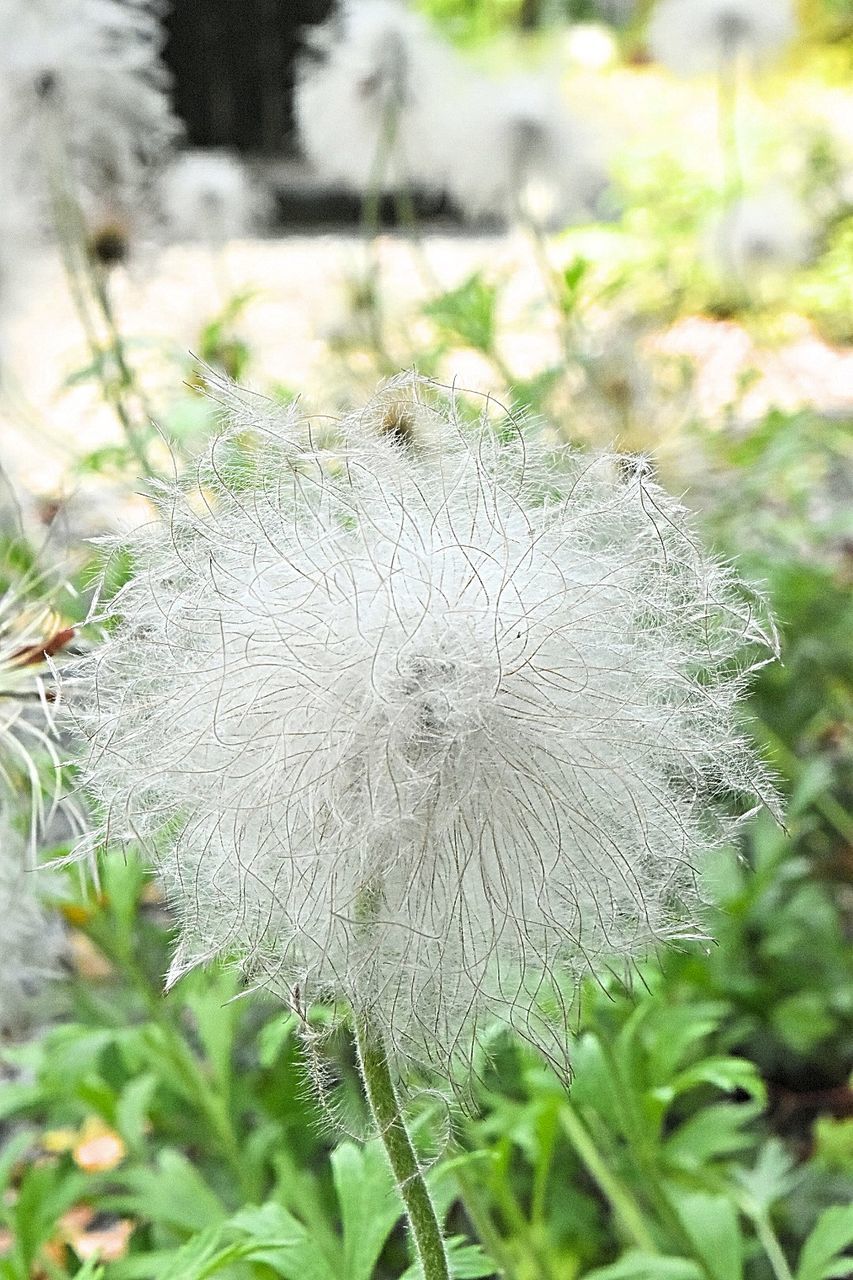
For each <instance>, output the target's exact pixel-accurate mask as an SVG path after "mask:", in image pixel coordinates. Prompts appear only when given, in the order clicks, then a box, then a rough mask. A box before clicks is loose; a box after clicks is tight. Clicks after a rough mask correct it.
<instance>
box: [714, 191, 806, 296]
mask: <svg viewBox="0 0 853 1280" xmlns="http://www.w3.org/2000/svg"><path fill="white" fill-rule="evenodd" d="M706 241H707V243H706V247H707V252H708V257H709V259H710V262H711V265H712V267H713V268H714V269H715V270H716V271H717V273H718V274H719V275H720V276H723V277H726V278H729V279H736V280H740V281H741V282H743V283H745V284H750V283H761V281H762V280H764V279H766V278H767V277H768V276H773V275H779V274H780V273H787V272H790V271H793V270H795V269H796V268H797V267H801V266H803V265H804V264H805V263H806V262H807V261H808V259H809V257H810V255H811V253H812V252H813V250H814V247H815V226H814V219H813V218H812V217H811V216H810V214H809V212H808V210H807V209H806V207H805V206H804V204H803V202H802V201H801V200H799V199H798V198H797V197H796V196H795V195H793V194H792V193H791V192H790V191H787V190H785V189H784V188H771V189H768V190H766V191H759V192H755V193H753V194H751V195H747V196H744V197H743V198H742V199H740V200H736V201H734V203H732V204H731V205H730V206H729V207H728V208H727V209H725V210H724V211H723V212H722V214H721V215H720V216H719V217H718V218H717V219H716V220H715V221H714V222H713V224H712V225H711V227H710V228H709V231H708V235H707V238H706Z"/></svg>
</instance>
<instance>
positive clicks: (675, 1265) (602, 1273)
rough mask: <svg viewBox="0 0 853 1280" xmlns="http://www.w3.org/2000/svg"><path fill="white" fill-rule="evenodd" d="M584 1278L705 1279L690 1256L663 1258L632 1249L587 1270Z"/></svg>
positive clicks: (612, 1279)
mask: <svg viewBox="0 0 853 1280" xmlns="http://www.w3.org/2000/svg"><path fill="white" fill-rule="evenodd" d="M584 1280H703V1276H702V1270H701V1268H700V1267H698V1266H697V1265H696V1263H695V1262H691V1261H690V1260H689V1259H688V1258H661V1257H658V1255H657V1254H654V1253H640V1252H637V1251H633V1250H632V1252H630V1253H626V1254H625V1255H624V1256H623V1257H621V1258H620V1259H619V1261H618V1262H614V1263H612V1264H611V1265H610V1266H609V1267H597V1268H596V1269H595V1270H594V1271H587V1272H586V1274H585V1275H584Z"/></svg>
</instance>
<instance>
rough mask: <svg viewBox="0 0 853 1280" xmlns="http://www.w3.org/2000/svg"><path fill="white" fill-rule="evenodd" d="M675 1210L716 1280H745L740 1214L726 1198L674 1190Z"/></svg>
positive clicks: (700, 1192) (672, 1190) (698, 1192)
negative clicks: (743, 1278) (743, 1279)
mask: <svg viewBox="0 0 853 1280" xmlns="http://www.w3.org/2000/svg"><path fill="white" fill-rule="evenodd" d="M670 1196H671V1198H672V1201H673V1204H674V1207H675V1210H676V1212H677V1214H678V1216H679V1218H680V1219H681V1221H682V1222H683V1224H684V1228H685V1230H686V1231H687V1234H688V1235H689V1236H690V1239H691V1240H692V1241H693V1244H694V1247H695V1249H696V1252H697V1254H698V1255H699V1257H700V1258H701V1259H702V1261H703V1262H704V1263H705V1266H706V1268H707V1271H708V1274H709V1275H710V1276H712V1277H713V1280H741V1277H742V1276H743V1241H742V1238H741V1233H740V1226H739V1224H738V1216H737V1211H736V1209H735V1207H734V1205H733V1204H732V1202H731V1201H730V1200H729V1199H727V1198H726V1197H725V1196H715V1195H708V1194H706V1193H705V1192H704V1191H694V1192H684V1191H681V1190H679V1188H677V1187H674V1188H671V1189H670Z"/></svg>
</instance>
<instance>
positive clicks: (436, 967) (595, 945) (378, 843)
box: [73, 377, 771, 1066]
mask: <svg viewBox="0 0 853 1280" xmlns="http://www.w3.org/2000/svg"><path fill="white" fill-rule="evenodd" d="M463 416H464V415H463V413H462V410H461V409H460V407H459V406H458V405H457V403H456V401H455V400H454V398H453V397H452V396H451V397H450V398H449V399H443V398H442V397H441V396H440V395H439V394H438V392H437V390H436V389H435V388H434V387H432V386H431V385H429V384H426V383H425V382H423V381H421V380H419V379H417V378H414V377H407V378H405V379H400V380H397V381H395V382H394V383H392V384H390V385H389V386H388V387H386V388H385V390H384V391H382V392H381V393H380V395H379V396H378V397H377V399H376V400H375V401H373V402H372V403H371V404H370V405H369V406H368V407H367V408H366V409H365V410H364V411H362V412H361V413H358V414H355V415H352V416H351V417H349V418H347V419H345V420H344V421H342V422H341V423H339V424H336V425H335V426H334V427H330V426H329V425H328V422H327V421H326V420H320V421H319V422H311V421H305V420H302V419H300V417H299V415H298V413H297V412H296V410H288V411H284V410H268V409H266V408H265V407H264V404H263V402H261V401H259V400H257V399H253V398H251V399H250V398H249V397H244V396H241V395H238V394H237V393H236V392H235V393H233V394H232V395H231V397H230V407H229V410H228V422H227V425H226V427H225V429H224V431H223V434H222V435H221V436H220V438H219V439H218V440H217V441H216V442H215V443H214V444H213V445H212V446H211V448H210V450H209V452H208V453H207V454H206V456H205V457H204V459H203V460H202V462H201V463H200V465H199V468H198V472H197V474H196V476H195V477H194V479H193V481H192V483H188V484H186V485H182V486H181V487H176V488H173V489H168V490H164V492H163V494H162V498H161V514H162V520H161V521H160V522H159V523H158V524H156V525H153V526H152V527H150V528H148V529H147V530H145V531H142V532H140V533H139V534H138V535H137V536H136V538H135V541H134V543H133V546H132V551H133V556H134V561H135V565H136V574H135V576H134V577H133V579H132V581H131V582H130V583H129V584H128V585H127V586H126V587H125V588H124V589H123V591H122V593H121V595H120V596H119V598H118V599H117V600H116V602H115V606H114V607H115V612H116V614H117V618H118V622H117V625H116V627H115V629H114V630H113V631H112V633H111V635H110V638H109V640H108V641H107V643H106V644H105V645H104V646H103V647H102V648H101V649H100V651H98V652H97V653H96V655H95V657H94V659H93V660H92V661H91V663H90V664H89V666H88V667H87V668H85V669H84V670H83V671H81V673H80V686H79V687H78V688H77V689H76V691H75V693H74V695H73V703H74V705H75V707H76V711H77V716H78V719H79V725H80V728H81V729H82V731H83V733H84V735H85V737H86V738H87V739H88V742H89V754H88V760H87V762H86V765H85V777H86V780H87V783H88V786H89V788H90V790H91V792H92V793H93V795H94V798H95V800H96V804H97V806H98V808H99V809H100V811H101V812H102V813H103V826H102V829H101V831H100V832H99V833H98V835H97V837H96V838H97V839H100V840H108V841H115V840H118V839H130V840H141V841H142V842H143V843H144V844H145V845H146V846H147V847H148V848H150V849H151V850H152V851H153V853H154V856H155V858H156V860H157V864H158V866H159V869H160V873H161V875H162V877H163V880H164V882H165V884H166V887H167V889H168V893H169V896H170V899H171V901H172V903H173V904H174V906H175V908H176V909H177V912H178V914H179V917H180V923H181V931H180V942H179V946H178V950H177V955H176V957H175V962H174V967H173V977H178V976H180V974H181V973H182V972H184V971H185V970H187V969H189V968H191V967H192V966H194V965H197V964H199V963H202V962H204V961H206V960H209V959H211V958H212V957H214V956H217V955H225V956H231V957H236V958H237V959H238V961H239V962H240V963H241V964H242V966H243V967H244V969H245V972H246V973H247V975H248V976H249V977H250V978H251V980H253V981H256V982H258V983H261V984H264V985H267V986H270V987H271V988H273V989H274V990H277V991H279V992H281V993H282V994H284V995H285V996H286V997H287V998H291V999H293V1000H295V1001H296V1002H297V1003H299V1004H300V1006H301V1004H302V1003H303V1002H304V1001H306V1000H314V999H319V998H323V997H325V996H334V997H344V998H346V999H348V1000H349V1001H351V1002H352V1003H353V1004H354V1005H355V1006H356V1007H357V1008H359V1009H362V1010H365V1011H367V1012H369V1014H370V1016H371V1017H372V1018H373V1019H375V1021H376V1022H377V1023H378V1025H379V1026H381V1027H382V1028H383V1029H384V1032H385V1034H386V1036H387V1039H388V1042H389V1044H390V1045H391V1047H392V1048H393V1049H394V1050H395V1051H396V1052H397V1053H399V1054H400V1055H401V1057H403V1058H406V1059H417V1060H418V1061H420V1062H429V1063H433V1064H438V1065H441V1066H447V1064H448V1063H449V1062H450V1061H451V1060H452V1059H454V1058H455V1057H456V1056H458V1055H459V1054H463V1055H464V1054H465V1053H467V1052H468V1051H469V1050H470V1047H471V1044H472V1038H473V1036H474V1035H475V1034H476V1031H477V1028H478V1027H480V1026H482V1025H483V1024H485V1023H487V1022H489V1021H490V1020H492V1019H493V1018H502V1019H504V1020H505V1021H507V1022H509V1023H510V1024H511V1025H513V1026H514V1027H516V1028H517V1029H518V1030H519V1031H520V1032H521V1034H523V1035H525V1036H527V1037H528V1038H529V1039H531V1040H532V1041H533V1042H534V1043H536V1044H537V1045H539V1046H540V1047H541V1048H542V1049H543V1050H544V1051H546V1052H548V1053H549V1054H550V1055H551V1056H552V1057H553V1058H554V1059H555V1060H558V1061H559V1060H560V1058H561V1055H562V1054H564V1052H565V1026H564V1019H565V1016H566V1006H565V1003H564V998H565V997H566V993H567V992H571V991H572V990H573V989H574V986H575V984H576V982H577V980H578V978H579V977H580V976H581V975H583V974H584V973H587V972H589V971H590V970H591V969H592V970H594V969H596V968H597V967H598V966H601V965H606V964H611V963H617V964H619V963H624V962H629V961H631V960H632V959H633V958H635V957H637V956H640V955H641V954H643V953H644V952H645V951H647V949H648V948H649V947H650V946H653V945H654V944H655V943H656V942H657V941H659V940H666V939H670V938H673V937H684V936H691V935H693V933H694V931H695V921H694V919H693V917H692V915H691V910H692V907H693V906H695V899H696V891H695V886H694V869H695V867H696V865H697V862H698V860H699V859H700V857H701V855H702V852H703V850H704V849H705V848H706V846H707V844H708V841H709V839H712V838H713V835H712V832H711V824H709V822H708V821H707V809H708V805H709V803H710V802H711V801H712V800H713V799H714V798H716V797H720V796H725V797H726V798H730V797H731V793H735V792H737V793H748V794H749V795H750V796H755V795H762V794H767V793H769V792H770V791H771V788H770V787H769V784H768V783H767V779H766V778H765V777H764V775H763V773H762V770H761V768H760V766H759V765H758V763H757V762H756V760H755V759H754V758H753V755H752V752H751V751H750V749H749V747H748V745H747V743H746V741H745V739H744V737H743V735H742V734H741V732H740V731H739V729H738V728H737V725H736V723H735V718H734V711H735V706H736V703H737V702H738V699H739V697H740V695H741V693H742V691H743V687H744V681H745V676H746V671H745V668H744V666H743V664H742V663H740V664H739V657H738V655H741V654H742V652H743V650H744V646H750V645H758V646H760V648H761V651H762V652H764V651H765V649H766V646H767V643H768V636H767V633H766V631H765V629H764V628H763V627H762V626H761V625H760V623H759V621H758V612H757V611H756V609H755V608H754V605H752V604H748V603H745V602H744V598H743V597H742V596H741V595H740V594H739V592H738V590H737V589H736V587H735V585H734V584H733V582H732V581H731V580H730V577H729V574H728V572H727V571H726V570H725V569H724V568H721V567H720V566H719V565H717V564H716V563H715V562H714V561H713V560H712V559H710V558H709V557H708V556H707V555H705V554H704V553H703V551H702V550H701V549H700V548H699V546H698V545H697V543H696V541H695V539H694V537H693V534H692V533H691V531H690V528H689V525H688V523H687V522H686V519H685V515H684V512H683V511H682V510H681V508H680V507H679V506H678V504H677V503H676V502H674V501H673V500H672V499H671V498H669V497H667V496H666V495H665V494H664V493H663V492H661V491H660V490H659V489H658V488H657V487H656V486H655V485H654V484H653V483H652V481H651V480H650V479H649V477H648V475H647V469H646V468H644V467H641V466H634V465H633V464H632V463H631V462H630V461H625V460H624V459H619V458H616V457H601V458H589V457H584V456H581V455H576V454H568V453H566V454H561V455H560V456H559V457H557V458H554V457H552V456H551V455H550V454H549V453H548V451H547V449H546V446H545V445H544V444H543V442H542V440H541V438H540V436H539V435H538V434H537V433H536V432H535V431H533V430H530V431H528V430H525V429H523V428H522V427H521V426H520V425H519V424H518V423H516V422H514V421H513V420H511V419H507V420H506V421H504V422H502V423H501V424H500V427H499V429H498V430H494V429H493V427H492V426H491V425H490V424H489V423H488V422H487V421H486V420H485V418H483V419H482V420H480V421H478V422H474V423H473V424H469V425H466V424H465V423H464V421H463ZM546 1006H549V1007H547V1008H546Z"/></svg>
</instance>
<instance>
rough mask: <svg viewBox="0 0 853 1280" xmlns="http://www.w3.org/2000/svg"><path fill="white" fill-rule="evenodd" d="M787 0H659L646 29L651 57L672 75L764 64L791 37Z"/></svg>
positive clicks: (792, 27) (792, 25) (791, 12)
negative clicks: (743, 63) (728, 65)
mask: <svg viewBox="0 0 853 1280" xmlns="http://www.w3.org/2000/svg"><path fill="white" fill-rule="evenodd" d="M795 32H796V20H795V16H794V6H793V4H792V2H791V0H659V3H658V4H657V6H656V7H655V9H654V12H653V14H652V19H651V25H650V28H649V45H650V48H651V52H652V55H653V56H654V57H655V58H656V59H658V61H660V62H662V63H664V65H665V66H667V67H669V68H670V70H672V71H674V72H675V73H676V74H677V75H697V74H701V73H702V72H706V71H712V72H713V71H720V70H721V69H722V68H723V67H725V66H726V65H727V64H730V63H733V62H736V61H739V60H741V61H744V62H746V63H748V64H749V65H751V66H752V67H753V68H755V67H760V66H763V65H764V64H766V63H767V62H769V61H770V60H771V59H772V58H773V57H775V56H776V55H777V54H779V53H780V52H781V50H782V49H784V47H785V45H786V44H788V43H789V42H790V41H791V40H792V39H793V37H794V35H795Z"/></svg>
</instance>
